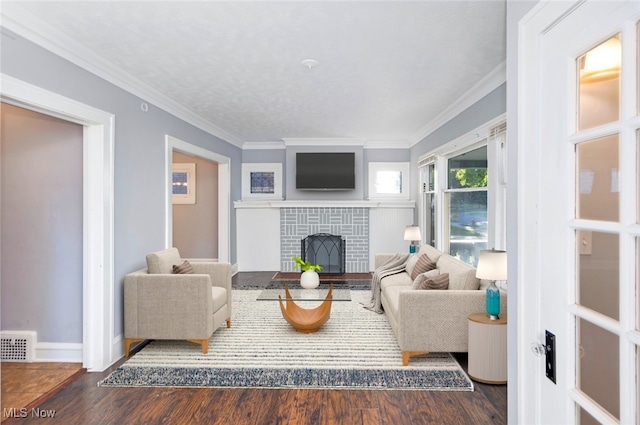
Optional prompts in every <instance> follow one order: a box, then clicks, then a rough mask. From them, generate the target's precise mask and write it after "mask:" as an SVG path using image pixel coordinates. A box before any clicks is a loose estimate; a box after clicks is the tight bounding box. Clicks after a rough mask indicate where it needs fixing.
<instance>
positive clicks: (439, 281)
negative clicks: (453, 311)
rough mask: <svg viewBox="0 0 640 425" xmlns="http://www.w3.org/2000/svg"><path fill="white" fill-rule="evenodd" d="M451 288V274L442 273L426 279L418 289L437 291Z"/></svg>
mask: <svg viewBox="0 0 640 425" xmlns="http://www.w3.org/2000/svg"><path fill="white" fill-rule="evenodd" d="M448 287H449V273H442V274H439V275H437V276H433V277H429V278H426V279H424V280H423V281H422V282H421V283H420V285H418V287H417V288H416V289H437V290H443V289H447V288H448Z"/></svg>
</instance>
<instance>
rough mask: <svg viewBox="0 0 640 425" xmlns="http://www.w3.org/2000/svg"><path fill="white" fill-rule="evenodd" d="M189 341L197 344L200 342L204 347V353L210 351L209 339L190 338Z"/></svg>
mask: <svg viewBox="0 0 640 425" xmlns="http://www.w3.org/2000/svg"><path fill="white" fill-rule="evenodd" d="M187 341H189V342H193V343H195V344H200V346H201V347H202V354H207V353H208V352H209V340H208V339H188V340H187Z"/></svg>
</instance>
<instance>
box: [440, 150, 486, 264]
mask: <svg viewBox="0 0 640 425" xmlns="http://www.w3.org/2000/svg"><path fill="white" fill-rule="evenodd" d="M488 181H489V175H488V164H487V145H484V146H482V147H480V148H477V149H474V150H471V151H468V152H464V153H462V154H459V155H456V156H454V157H452V158H449V159H448V161H447V189H446V190H445V208H446V211H445V213H446V215H445V217H444V218H445V220H446V223H447V226H446V229H445V230H446V234H447V236H448V238H447V240H446V241H445V242H448V245H449V250H448V251H449V253H450V254H451V255H453V256H454V257H458V258H460V259H461V260H463V261H465V262H467V263H469V264H473V265H474V266H475V265H476V264H477V263H478V256H479V255H480V251H481V250H483V249H487V236H488V226H489V221H488V214H487V185H488Z"/></svg>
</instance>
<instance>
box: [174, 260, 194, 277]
mask: <svg viewBox="0 0 640 425" xmlns="http://www.w3.org/2000/svg"><path fill="white" fill-rule="evenodd" d="M173 274H193V266H192V265H191V263H190V262H188V261H187V260H184V263H182V264H180V265H179V266H178V265H175V264H174V265H173Z"/></svg>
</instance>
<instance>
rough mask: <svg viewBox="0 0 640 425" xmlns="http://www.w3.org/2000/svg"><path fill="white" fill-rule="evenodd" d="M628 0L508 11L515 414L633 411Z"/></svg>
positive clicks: (631, 29)
mask: <svg viewBox="0 0 640 425" xmlns="http://www.w3.org/2000/svg"><path fill="white" fill-rule="evenodd" d="M639 20H640V2H631V1H629V2H601V1H581V2H576V3H573V4H572V3H570V2H543V3H540V4H538V5H537V6H536V7H534V9H533V10H532V11H531V12H530V13H529V14H528V15H527V16H526V17H525V18H524V19H523V20H522V21H521V26H520V47H521V48H520V50H519V63H518V69H519V79H520V87H519V92H518V99H519V100H518V114H519V120H518V121H519V122H518V124H519V133H518V157H519V160H518V168H519V175H518V252H517V258H518V272H517V283H516V285H517V287H518V296H517V298H518V303H517V305H518V314H517V316H518V333H517V335H518V336H517V338H518V343H517V345H518V377H517V378H518V379H517V383H518V420H517V421H515V422H518V423H539V424H550V423H554V424H555V423H562V424H564V423H578V424H597V423H611V424H614V423H623V424H633V423H639V422H640V417H639V415H638V410H639V409H638V404H639V403H638V395H639V394H640V390H639V385H640V384H639V381H638V379H637V378H636V376H637V375H638V370H639V366H640V350H638V346H639V345H640V332H639V328H640V327H639V320H638V318H639V316H640V305H639V304H640V301H639V300H640V296H639V294H638V292H639V291H638V281H639V280H640V279H639V277H638V275H639V271H638V270H639V268H640V267H639V263H640V242H639V241H640V225H639V224H638V223H640V208H639V202H640V201H639V198H640V197H639V195H638V189H639V187H640V184H639V181H638V179H639V177H638V176H639V174H640V159H639V153H638V152H639V150H640V149H639V146H638V145H639V144H640V142H639V140H640V136H639V134H640V115H639V112H638V111H639V98H640V96H639V89H638V86H639V85H638V79H639V78H638V60H639V56H640V54H639V53H638V45H639V44H638V38H639V35H640V25H639V23H638V22H639Z"/></svg>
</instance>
